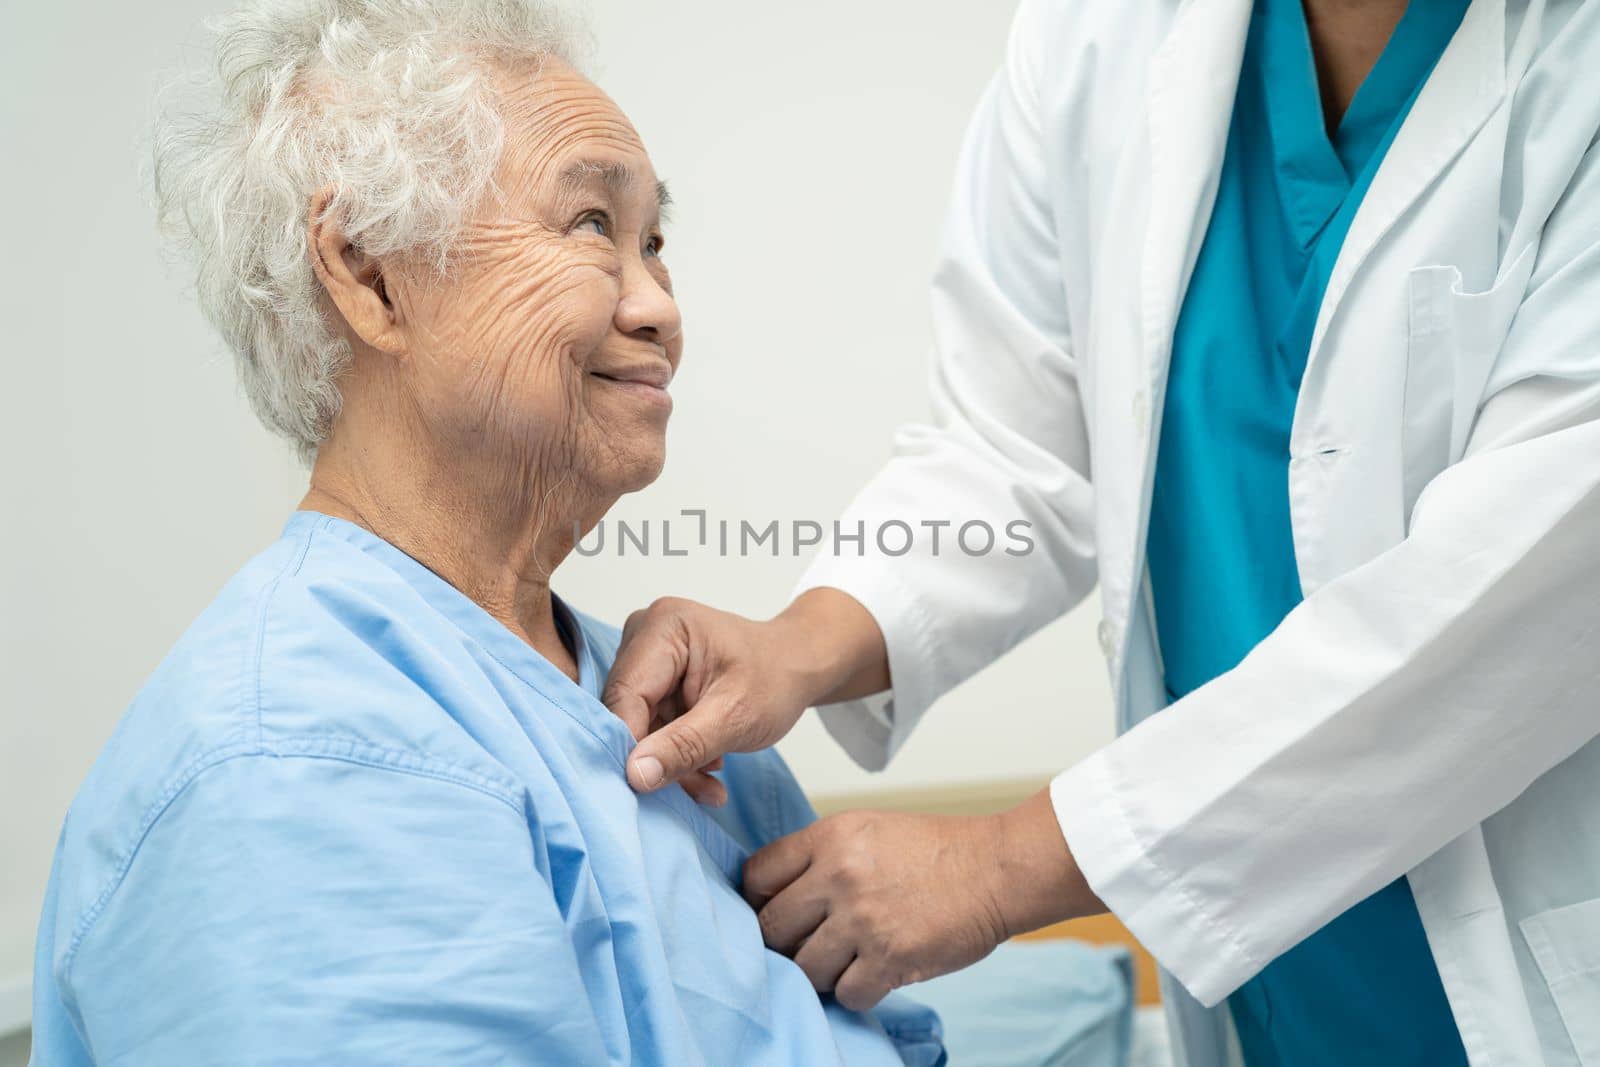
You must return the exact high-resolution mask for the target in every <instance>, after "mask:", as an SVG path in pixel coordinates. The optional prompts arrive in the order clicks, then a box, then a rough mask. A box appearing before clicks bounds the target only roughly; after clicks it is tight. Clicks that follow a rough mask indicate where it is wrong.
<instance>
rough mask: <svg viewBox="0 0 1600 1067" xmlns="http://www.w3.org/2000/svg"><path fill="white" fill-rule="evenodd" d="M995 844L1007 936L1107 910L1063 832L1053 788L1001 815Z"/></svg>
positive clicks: (995, 888) (994, 885)
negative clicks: (1051, 797) (1085, 875)
mask: <svg viewBox="0 0 1600 1067" xmlns="http://www.w3.org/2000/svg"><path fill="white" fill-rule="evenodd" d="M994 848H995V856H994V861H993V862H992V863H991V864H989V870H990V872H991V890H990V892H991V894H992V896H993V898H994V901H995V910H996V911H997V912H998V914H999V915H1000V919H1001V922H1002V923H1003V924H1004V926H1005V931H1006V936H1007V937H1015V936H1017V935H1018V934H1024V933H1028V932H1029V931H1032V930H1038V929H1040V928H1042V927H1045V926H1049V925H1051V924H1052V923H1058V922H1065V921H1066V920H1068V919H1077V918H1081V917H1083V916H1085V915H1098V914H1101V913H1102V912H1104V911H1105V910H1106V906H1105V904H1104V903H1103V902H1102V901H1101V900H1100V898H1099V897H1098V896H1097V895H1096V894H1095V892H1094V890H1093V889H1091V888H1090V887H1089V883H1088V880H1087V879H1085V878H1084V876H1083V872H1082V871H1081V870H1080V869H1079V868H1078V864H1077V861H1076V860H1075V859H1074V858H1073V856H1072V849H1071V847H1070V846H1069V845H1068V843H1067V840H1066V838H1065V837H1064V836H1063V835H1062V833H1061V823H1060V822H1059V821H1058V820H1057V818H1056V813H1055V806H1054V805H1053V804H1052V803H1051V801H1050V790H1049V789H1048V788H1046V789H1042V790H1040V791H1039V792H1038V793H1035V794H1034V795H1033V796H1031V797H1029V798H1028V799H1027V800H1025V801H1023V802H1022V803H1021V804H1019V805H1017V806H1016V807H1015V808H1012V809H1011V810H1010V811H1007V812H1005V813H1003V814H1001V815H999V816H997V817H996V823H995V834H994Z"/></svg>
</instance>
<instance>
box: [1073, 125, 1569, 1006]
mask: <svg viewBox="0 0 1600 1067" xmlns="http://www.w3.org/2000/svg"><path fill="white" fill-rule="evenodd" d="M1596 155H1597V153H1596V151H1595V150H1591V152H1590V157H1591V158H1590V159H1589V160H1588V161H1587V163H1586V166H1585V168H1584V169H1580V172H1579V177H1578V179H1576V180H1575V181H1574V182H1573V183H1572V184H1571V185H1569V187H1568V190H1567V193H1566V195H1565V197H1564V198H1563V199H1562V201H1561V202H1560V204H1559V205H1558V206H1557V208H1556V209H1555V210H1554V212H1553V213H1552V214H1551V215H1550V217H1549V219H1548V220H1547V222H1546V224H1545V227H1544V233H1543V236H1542V239H1541V242H1540V245H1539V249H1538V258H1537V259H1536V261H1535V266H1534V271H1533V276H1532V278H1531V280H1530V282H1529V284H1528V288H1527V290H1526V292H1525V294H1524V296H1523V299H1522V303H1521V305H1520V307H1519V309H1518V311H1517V314H1516V317H1515V319H1514V320H1513V323H1512V325H1511V328H1510V331H1509V333H1508V335H1507V338H1506V340H1505V343H1504V345H1503V346H1502V348H1501V349H1500V352H1499V355H1498V357H1497V360H1496V364H1495V367H1494V370H1493V371H1492V375H1491V378H1490V381H1489V387H1488V389H1487V390H1486V393H1485V395H1486V396H1487V398H1488V399H1487V400H1486V402H1484V403H1483V404H1481V405H1480V407H1479V410H1478V416H1477V419H1476V421H1475V423H1474V426H1473V429H1472V433H1471V436H1470V438H1469V440H1468V446H1467V450H1466V452H1465V455H1464V456H1463V458H1462V459H1461V460H1460V461H1459V462H1457V463H1456V464H1454V465H1453V466H1451V467H1449V468H1447V469H1446V470H1445V471H1444V472H1443V473H1441V474H1440V475H1438V476H1437V477H1436V478H1435V479H1434V480H1433V481H1432V482H1431V483H1430V484H1429V485H1428V486H1427V488H1426V490H1425V491H1424V492H1423V494H1422V496H1421V498H1420V499H1419V500H1418V502H1417V505H1416V507H1415V509H1414V510H1413V513H1412V521H1411V525H1410V528H1409V533H1408V535H1407V537H1406V538H1405V539H1404V540H1403V541H1402V542H1401V543H1400V544H1398V545H1397V546H1395V547H1394V548H1392V549H1391V550H1389V551H1387V552H1385V553H1383V554H1381V555H1380V556H1378V557H1376V558H1375V559H1373V560H1371V561H1370V562H1369V563H1368V564H1366V565H1365V566H1362V567H1360V568H1358V569H1356V570H1353V571H1351V572H1349V573H1347V574H1345V575H1343V576H1342V577H1340V578H1338V579H1336V580H1334V581H1332V582H1330V583H1328V584H1326V585H1324V586H1322V587H1320V588H1319V589H1317V590H1316V591H1314V592H1313V593H1312V594H1311V595H1310V596H1309V597H1308V598H1307V599H1306V600H1305V601H1304V602H1303V603H1302V604H1301V605H1300V606H1299V607H1298V608H1296V609H1295V610H1294V611H1293V612H1292V613H1291V614H1290V615H1289V616H1288V618H1287V619H1286V620H1285V621H1284V622H1283V624H1282V625H1281V626H1279V628H1278V629H1277V630H1275V631H1274V632H1273V633H1272V634H1271V635H1270V636H1269V637H1267V639H1266V640H1264V641H1263V642H1262V643H1261V644H1260V645H1259V646H1258V647H1257V648H1256V649H1255V650H1254V651H1253V652H1252V653H1251V654H1250V655H1249V656H1248V657H1246V658H1245V660H1244V661H1243V662H1242V663H1241V664H1240V665H1239V666H1238V667H1237V668H1236V669H1234V670H1232V671H1230V672H1228V673H1226V674H1224V675H1222V676H1221V677H1219V678H1217V679H1216V680H1215V681H1213V682H1212V683H1210V684H1209V685H1206V686H1203V687H1201V688H1200V689H1198V690H1196V691H1195V692H1193V693H1192V694H1190V695H1189V696H1187V697H1185V698H1184V699H1182V700H1180V701H1178V702H1177V703H1175V704H1174V705H1172V706H1171V707H1169V708H1168V709H1166V710H1165V711H1163V712H1162V713H1161V714H1159V715H1156V716H1154V717H1152V718H1151V719H1149V720H1147V721H1146V722H1144V723H1142V724H1141V725H1140V726H1138V727H1137V728H1135V729H1134V730H1132V731H1131V732H1129V733H1128V734H1126V735H1124V736H1123V737H1122V738H1120V739H1118V740H1117V741H1116V742H1114V743H1113V744H1112V745H1110V746H1109V747H1107V748H1105V749H1103V750H1102V751H1101V752H1099V753H1098V754H1096V755H1094V756H1091V757H1090V758H1089V759H1087V760H1085V761H1084V762H1082V763H1080V764H1078V765H1077V766H1075V767H1073V768H1071V769H1070V770H1068V771H1066V772H1065V773H1063V774H1061V775H1060V776H1059V777H1058V778H1057V779H1056V780H1055V782H1054V783H1053V785H1052V796H1053V799H1054V803H1055V807H1056V812H1057V815H1058V816H1059V818H1060V821H1061V825H1062V828H1063V831H1064V834H1065V836H1066V839H1067V841H1068V842H1069V844H1070V845H1071V847H1072V849H1073V852H1074V855H1075V856H1076V858H1077V861H1078V863H1079V865H1080V867H1081V868H1082V869H1083V871H1084V873H1085V875H1086V877H1087V878H1088V881H1089V883H1090V884H1091V885H1092V886H1093V887H1094V889H1095V891H1096V892H1097V893H1098V894H1099V895H1100V897H1101V898H1102V899H1103V900H1104V901H1105V903H1106V904H1107V906H1108V907H1109V908H1110V909H1111V910H1112V911H1113V912H1114V913H1116V914H1117V915H1118V916H1119V917H1120V918H1121V919H1122V920H1123V921H1124V922H1125V923H1126V924H1127V925H1128V926H1129V928H1130V929H1131V930H1132V931H1133V933H1134V934H1135V935H1136V936H1138V938H1139V939H1140V940H1141V941H1142V942H1143V943H1144V944H1145V945H1146V946H1148V948H1149V949H1150V951H1151V952H1152V953H1153V954H1154V955H1155V956H1156V958H1157V959H1158V960H1160V961H1161V963H1162V964H1163V965H1165V966H1166V968H1167V969H1168V970H1170V971H1171V972H1172V973H1173V975H1174V976H1175V977H1176V978H1177V979H1178V980H1179V981H1180V982H1182V983H1183V985H1184V986H1185V987H1187V988H1188V990H1189V991H1190V992H1191V993H1192V994H1193V995H1194V996H1195V997H1196V998H1198V999H1199V1000H1200V1001H1201V1002H1202V1003H1205V1004H1207V1005H1210V1004H1215V1003H1217V1002H1218V1001H1220V1000H1221V999H1222V998H1223V997H1225V996H1226V995H1228V994H1229V993H1230V992H1232V991H1233V990H1235V989H1236V988H1238V987H1239V986H1240V985H1241V984H1242V983H1243V982H1245V981H1246V980H1247V979H1249V978H1250V977H1252V976H1253V975H1254V974H1255V973H1256V972H1257V971H1259V970H1260V969H1261V968H1262V967H1263V966H1264V965H1265V964H1267V963H1268V962H1270V961H1271V960H1273V959H1274V958H1276V957H1277V956H1279V955H1280V954H1282V953H1283V952H1285V951H1286V950H1288V949H1289V948H1291V947H1293V946H1294V945H1295V944H1297V943H1298V942H1299V941H1301V940H1302V939H1303V938H1305V937H1306V936H1307V935H1309V934H1311V933H1312V932H1314V931H1315V930H1317V929H1318V928H1319V927H1321V926H1322V925H1324V924H1325V923H1326V922H1328V921H1329V920H1330V919H1332V918H1334V917H1335V916H1337V915H1338V914H1340V913H1341V912H1343V911H1344V910H1346V909H1347V908H1349V907H1350V906H1351V905H1353V904H1355V903H1356V902H1358V901H1360V900H1361V899H1363V898H1364V897H1366V896H1368V895H1370V894H1371V893H1373V892H1375V891H1376V890H1378V889H1379V888H1381V887H1382V886H1384V885H1386V884H1387V883H1389V882H1390V881H1391V880H1393V879H1395V878H1397V877H1399V876H1400V875H1402V874H1404V873H1405V872H1407V871H1408V870H1410V869H1411V868H1412V867H1414V866H1416V865H1418V864H1419V863H1421V862H1422V861H1423V860H1424V859H1426V858H1427V857H1428V856H1430V855H1431V854H1433V853H1434V852H1435V851H1437V850H1438V849H1439V848H1441V847H1442V846H1444V845H1445V844H1447V843H1448V842H1449V841H1451V840H1452V839H1453V838H1455V837H1457V836H1458V835H1460V834H1461V833H1463V832H1465V831H1467V830H1469V829H1470V828H1472V827H1473V826H1475V825H1476V824H1477V823H1479V822H1481V821H1482V820H1484V819H1485V818H1487V817H1489V816H1490V815H1492V814H1493V813H1494V812H1496V811H1497V810H1499V809H1500V808H1502V807H1504V806H1505V805H1506V804H1508V803H1509V802H1510V801H1512V800H1513V799H1515V798H1516V797H1517V795H1518V794H1519V793H1520V792H1522V790H1524V789H1525V788H1526V787H1527V786H1528V785H1529V784H1530V783H1532V782H1533V781H1534V779H1536V778H1537V777H1539V776H1540V775H1541V774H1543V773H1544V772H1545V771H1547V770H1549V769H1550V768H1551V767H1553V766H1554V765H1556V764H1557V763H1559V762H1560V761H1562V760H1563V759H1565V758H1566V757H1568V756H1570V755H1571V754H1573V753H1574V752H1575V751H1576V750H1577V749H1579V748H1580V747H1582V746H1583V745H1585V744H1586V743H1588V742H1589V741H1590V740H1591V739H1593V738H1594V737H1596V735H1597V734H1600V699H1597V693H1600V666H1597V663H1600V657H1597V656H1596V649H1600V555H1597V554H1596V550H1597V546H1600V315H1597V314H1596V312H1595V303H1594V294H1595V293H1596V292H1600V212H1597V211H1596V209H1595V207H1594V205H1595V204H1596V203H1600V159H1597V158H1595V157H1596Z"/></svg>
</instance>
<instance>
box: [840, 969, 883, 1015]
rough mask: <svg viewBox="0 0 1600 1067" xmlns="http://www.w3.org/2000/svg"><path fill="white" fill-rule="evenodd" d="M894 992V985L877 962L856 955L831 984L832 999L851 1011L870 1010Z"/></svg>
mask: <svg viewBox="0 0 1600 1067" xmlns="http://www.w3.org/2000/svg"><path fill="white" fill-rule="evenodd" d="M892 992H894V985H893V984H892V983H891V982H890V981H889V980H888V978H886V977H885V976H884V973H883V969H882V967H880V966H879V965H877V964H874V963H871V962H869V961H867V960H863V959H861V958H860V957H857V958H856V960H855V962H853V963H851V964H850V966H848V967H846V968H845V971H844V973H843V974H841V975H840V976H839V980H838V981H836V982H835V983H834V984H833V999H835V1000H837V1001H838V1002H839V1003H840V1004H842V1005H844V1006H845V1007H846V1008H849V1009H850V1010H851V1011H871V1010H872V1009H873V1008H875V1007H877V1006H878V1001H880V1000H882V999H883V998H884V997H886V996H888V995H889V994H890V993H892Z"/></svg>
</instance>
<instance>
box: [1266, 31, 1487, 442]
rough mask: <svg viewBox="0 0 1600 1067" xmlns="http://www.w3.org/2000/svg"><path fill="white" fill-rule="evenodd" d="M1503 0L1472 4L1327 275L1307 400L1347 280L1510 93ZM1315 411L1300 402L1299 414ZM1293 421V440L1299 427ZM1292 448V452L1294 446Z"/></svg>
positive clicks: (1307, 381)
mask: <svg viewBox="0 0 1600 1067" xmlns="http://www.w3.org/2000/svg"><path fill="white" fill-rule="evenodd" d="M1505 35H1506V14H1505V0H1475V2H1474V3H1473V4H1472V5H1471V7H1469V8H1468V9H1467V13H1466V15H1465V16H1463V18H1462V20H1461V26H1460V27H1459V28H1458V29H1457V30H1456V34H1455V36H1454V37H1453V38H1451V41H1450V44H1449V46H1448V47H1447V48H1446V49H1445V51H1444V55H1442V56H1441V57H1440V58H1439V63H1438V65H1437V66H1436V67H1434V70H1433V74H1432V75H1431V76H1430V77H1429V78H1428V81H1427V83H1426V84H1425V85H1424V86H1423V87H1422V91H1421V93H1420V94H1419V95H1418V96H1417V100H1416V102H1415V103H1414V104H1413V105H1412V107H1411V112H1410V114H1409V115H1408V116H1407V117H1406V120H1405V122H1404V123H1403V124H1402V125H1401V127H1400V130H1399V132H1398V133H1397V134H1396V135H1395V139H1394V143H1393V144H1392V145H1390V147H1389V150H1388V152H1387V153H1385V155H1384V158H1383V162H1382V163H1381V164H1380V165H1379V167H1378V172H1377V174H1376V175H1374V176H1373V179H1372V185H1371V186H1370V187H1369V188H1368V190H1367V192H1366V195H1365V196H1363V197H1362V200H1361V206H1360V208H1358V209H1357V211H1356V216H1355V218H1354V219H1353V220H1352V221H1351V223H1350V232H1349V233H1348V234H1346V235H1345V239H1344V244H1343V245H1342V246H1341V248H1340V250H1339V258H1338V261H1337V262H1335V263H1334V267H1333V272H1332V274H1330V275H1329V277H1328V287H1327V289H1326V290H1325V291H1324V292H1323V297H1322V306H1321V308H1320V309H1319V310H1318V313H1317V325H1316V329H1315V330H1314V331H1313V333H1312V338H1311V352H1310V354H1309V356H1308V357H1307V360H1306V371H1305V376H1304V378H1303V379H1302V386H1301V389H1302V394H1304V393H1307V392H1315V391H1316V389H1317V385H1318V382H1319V381H1320V379H1319V377H1318V375H1319V374H1321V373H1323V372H1324V371H1325V368H1322V367H1321V366H1320V362H1321V360H1320V357H1321V356H1322V351H1321V350H1322V342H1323V339H1324V337H1325V336H1326V335H1327V331H1328V322H1329V320H1330V319H1331V318H1332V317H1333V316H1334V315H1335V314H1337V313H1338V311H1339V306H1340V303H1341V302H1342V300H1343V298H1344V295H1345V293H1346V291H1347V290H1348V289H1349V288H1350V281H1351V279H1352V278H1353V277H1354V276H1355V273H1356V272H1357V271H1358V270H1360V269H1361V267H1362V265H1363V264H1365V263H1366V261H1367V258H1368V256H1369V255H1370V254H1371V252H1372V250H1373V248H1374V246H1375V245H1377V243H1378V242H1379V241H1380V240H1382V238H1383V236H1384V234H1386V233H1387V232H1388V231H1389V229H1390V227H1391V226H1393V225H1394V223H1395V220H1396V219H1398V218H1399V217H1400V216H1401V214H1402V213H1404V212H1405V211H1406V209H1408V208H1409V207H1411V206H1412V204H1414V203H1415V202H1416V201H1417V199H1418V198H1419V197H1420V196H1422V194H1423V193H1424V192H1425V191H1426V190H1427V188H1428V187H1429V186H1430V185H1431V184H1432V183H1433V181H1434V179H1435V178H1437V177H1438V175H1439V173H1440V172H1441V171H1442V170H1444V168H1445V167H1446V166H1448V165H1449V163H1450V161H1451V160H1452V159H1454V158H1455V156H1456V155H1457V154H1458V153H1459V152H1460V151H1461V150H1462V149H1463V148H1464V147H1465V146H1466V145H1467V144H1468V143H1469V142H1470V141H1471V140H1472V138H1473V135H1474V134H1476V133H1477V132H1478V130H1479V129H1480V128H1481V127H1482V126H1483V124H1484V123H1485V122H1486V121H1487V120H1488V118H1489V116H1490V115H1492V114H1493V113H1494V110H1495V108H1496V107H1497V106H1499V104H1500V101H1501V100H1502V99H1503V98H1504V96H1505V91H1506V49H1505ZM1311 407H1313V405H1307V404H1302V405H1301V409H1302V411H1304V410H1306V409H1308V408H1311ZM1302 422H1303V420H1301V419H1298V418H1297V419H1296V431H1297V433H1296V437H1299V436H1300V432H1299V431H1301V428H1302V427H1301V423H1302ZM1291 447H1294V446H1293V445H1291Z"/></svg>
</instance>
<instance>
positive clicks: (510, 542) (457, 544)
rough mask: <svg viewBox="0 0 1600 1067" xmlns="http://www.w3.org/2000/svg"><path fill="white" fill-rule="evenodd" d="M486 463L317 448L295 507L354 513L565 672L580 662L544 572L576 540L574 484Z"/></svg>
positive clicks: (398, 451)
mask: <svg viewBox="0 0 1600 1067" xmlns="http://www.w3.org/2000/svg"><path fill="white" fill-rule="evenodd" d="M486 466H490V465H488V464H482V463H472V462H469V461H466V460H463V461H462V462H459V463H452V462H441V461H440V460H439V458H438V457H433V456H428V455H426V454H425V453H424V452H421V451H419V450H417V449H414V448H409V447H404V446H401V445H399V444H398V443H396V444H395V445H394V446H393V447H381V448H355V447H349V446H348V445H347V444H346V443H345V442H344V441H341V440H339V439H338V435H337V434H336V435H335V438H334V439H331V440H330V441H329V442H328V443H327V444H325V445H324V446H323V448H322V449H321V450H319V453H318V456H317V461H316V464H315V465H314V466H313V468H312V471H311V485H310V488H309V489H308V490H307V492H306V495H305V497H304V498H303V499H302V500H301V502H300V507H301V508H302V509H305V510H310V511H319V512H322V513H324V514H328V515H333V516H335V517H337V518H341V519H345V520H347V521H349V522H353V523H355V524H356V525H358V526H361V527H363V528H364V529H366V530H368V531H370V532H372V533H373V534H375V535H377V536H378V537H381V538H383V539H384V540H385V541H387V542H389V543H390V544H392V545H394V546H395V547H396V548H398V549H400V550H401V551H402V552H404V553H406V554H407V555H408V556H411V557H412V558H413V559H415V560H417V561H418V562H420V563H422V564H423V565H424V566H426V567H427V568H428V569H430V570H432V571H433V572H434V573H436V574H438V575H439V576H440V577H441V578H443V579H444V580H445V581H447V582H449V583H450V584H451V585H453V586H455V587H456V588H457V589H459V590H460V591H461V592H462V593H463V594H465V595H466V596H467V597H469V598H471V599H472V600H473V601H475V602H476V603H477V604H478V605H479V606H481V607H482V608H483V609H484V610H485V611H487V612H488V613H489V614H490V615H492V616H494V617H495V618H496V619H498V620H499V621H500V622H501V623H503V624H504V625H505V626H506V628H507V629H509V630H510V631H511V632H512V633H514V634H516V635H517V636H518V637H520V638H521V639H522V640H524V641H526V642H527V643H528V644H529V645H530V646H532V647H533V649H534V650H535V651H536V652H538V653H539V654H540V655H542V656H544V657H545V658H546V659H547V660H549V661H550V662H551V663H553V664H554V665H555V666H556V667H558V668H559V669H560V670H562V671H564V672H565V673H566V674H567V676H568V677H570V678H574V679H575V678H577V676H578V667H577V664H576V662H575V661H574V659H573V656H572V653H571V652H570V651H569V650H568V649H567V647H566V644H565V643H564V642H563V641H562V639H561V633H560V630H559V629H558V628H557V626H556V620H555V610H554V605H553V603H552V601H551V595H550V575H551V574H552V573H553V572H554V571H555V569H556V567H557V566H558V565H559V564H560V563H561V561H562V560H563V559H565V558H566V556H567V554H568V553H569V552H570V551H571V550H572V546H573V544H574V543H575V542H576V536H575V531H574V515H575V514H576V511H577V509H576V507H575V502H576V497H577V493H576V492H575V490H574V489H573V488H572V487H571V486H568V485H567V484H566V479H561V478H558V479H555V484H552V485H550V486H543V485H538V484H534V483H536V482H538V481H539V479H538V478H536V477H534V478H529V479H526V480H525V481H524V483H523V484H521V485H517V484H515V479H512V478H506V477H499V478H497V477H494V473H495V472H491V471H488V470H486V469H484V468H485V467H486Z"/></svg>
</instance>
